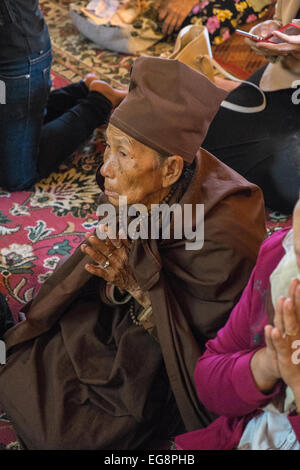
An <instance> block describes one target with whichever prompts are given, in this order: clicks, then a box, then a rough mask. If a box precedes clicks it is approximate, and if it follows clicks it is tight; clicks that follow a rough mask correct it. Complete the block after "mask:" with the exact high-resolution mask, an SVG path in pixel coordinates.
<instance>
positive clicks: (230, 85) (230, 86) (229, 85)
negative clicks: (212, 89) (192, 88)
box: [214, 77, 240, 91]
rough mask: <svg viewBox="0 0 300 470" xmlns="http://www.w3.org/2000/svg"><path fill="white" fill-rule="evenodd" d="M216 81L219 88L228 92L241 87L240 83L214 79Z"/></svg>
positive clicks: (219, 78) (218, 78)
mask: <svg viewBox="0 0 300 470" xmlns="http://www.w3.org/2000/svg"><path fill="white" fill-rule="evenodd" d="M214 80H215V84H216V85H217V86H218V87H219V88H223V89H224V90H226V91H233V90H235V89H236V88H237V87H238V86H240V82H235V81H233V80H226V79H225V78H221V77H214Z"/></svg>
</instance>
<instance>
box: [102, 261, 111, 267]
mask: <svg viewBox="0 0 300 470" xmlns="http://www.w3.org/2000/svg"><path fill="white" fill-rule="evenodd" d="M108 266H110V262H109V261H108V259H107V260H106V261H105V263H104V264H103V265H102V266H101V267H102V268H103V269H106V268H108Z"/></svg>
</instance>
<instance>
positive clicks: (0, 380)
mask: <svg viewBox="0 0 300 470" xmlns="http://www.w3.org/2000/svg"><path fill="white" fill-rule="evenodd" d="M198 90H201V93H199V92H197V91H198ZM224 97H225V92H224V91H223V90H221V89H218V88H217V87H216V86H215V85H213V84H212V83H211V82H210V81H209V80H208V79H207V78H206V77H204V76H203V75H201V74H199V73H197V72H196V71H194V70H193V69H191V68H190V67H187V66H186V65H184V64H182V63H180V62H178V61H174V60H168V59H161V58H139V59H137V60H136V62H135V63H134V66H133V70H132V76H131V84H130V91H129V94H128V96H127V98H126V99H125V100H124V101H123V102H122V103H121V105H120V106H119V107H118V108H117V109H116V110H115V112H114V113H113V114H112V117H111V119H110V124H109V126H108V129H107V148H106V150H105V154H104V162H103V165H102V166H101V168H100V173H99V174H98V177H97V181H98V184H99V186H100V188H101V190H102V192H101V196H100V205H99V211H98V214H99V215H100V213H101V211H102V210H104V209H105V211H108V210H113V212H117V214H118V216H117V221H118V223H119V226H120V227H123V229H124V227H125V228H127V225H125V222H124V220H123V215H124V214H123V211H124V202H122V199H120V197H121V196H123V197H127V203H128V206H129V209H128V210H135V207H136V209H137V210H139V209H138V206H137V204H138V203H140V204H141V203H142V204H144V206H145V207H146V208H147V210H149V209H153V213H154V214H155V209H154V208H153V207H154V204H162V203H164V205H165V206H166V205H169V206H171V205H173V204H175V203H177V204H178V207H179V214H178V212H177V215H176V216H175V214H174V215H173V216H172V217H171V218H170V220H169V221H167V222H166V223H165V221H164V223H163V224H162V225H160V226H158V227H155V223H156V222H157V221H156V222H155V217H154V221H152V215H151V221H150V220H149V219H150V218H149V219H148V217H147V214H144V215H143V217H144V218H143V219H142V220H144V221H146V222H144V223H146V226H148V224H150V225H151V229H152V227H153V224H154V230H155V228H156V231H155V233H158V234H160V236H158V237H156V238H155V237H152V238H151V235H150V233H151V232H150V229H149V232H148V233H149V236H147V235H146V236H145V237H143V238H141V237H134V236H132V237H130V236H128V237H127V238H126V236H125V238H124V239H123V238H121V236H118V235H117V234H113V232H111V230H113V219H111V220H110V223H109V224H108V222H105V223H104V219H103V213H102V216H101V217H102V218H100V222H101V225H106V224H108V225H109V228H108V227H107V229H108V232H105V230H104V229H103V227H100V228H101V230H100V228H99V231H98V232H97V234H98V237H97V236H96V235H95V234H87V240H86V242H84V243H82V244H81V246H80V247H78V249H77V250H76V251H75V252H74V254H73V255H72V256H71V257H70V258H69V259H68V260H67V261H65V263H63V264H61V265H60V266H59V267H58V268H57V269H56V271H55V272H54V274H53V275H52V276H51V277H50V278H49V280H48V281H47V282H46V283H45V284H44V285H43V287H42V288H41V290H40V292H39V293H38V295H37V297H36V298H35V299H34V300H33V301H32V303H31V304H29V305H28V306H27V307H26V308H25V313H26V318H27V319H26V320H25V321H24V322H22V323H19V324H18V325H16V326H14V327H13V328H10V329H8V331H7V332H6V333H5V335H4V337H5V341H6V346H7V350H8V355H7V356H8V357H7V364H6V365H5V366H3V367H2V368H0V405H1V408H2V409H4V410H5V411H6V413H7V414H8V416H10V418H11V419H12V422H13V425H14V427H15V429H16V432H17V434H18V436H19V438H20V439H21V441H22V442H23V445H24V446H25V447H27V448H29V449H136V448H145V447H147V446H149V440H151V439H153V438H154V437H155V438H158V437H165V438H166V437H168V436H170V435H171V436H174V435H175V433H178V432H181V431H180V430H183V429H186V430H192V429H196V428H197V427H201V426H205V425H207V424H209V423H210V422H211V420H212V419H213V417H212V416H211V415H210V414H209V413H207V411H206V410H205V408H204V407H203V406H202V405H201V403H200V402H199V400H198V398H197V395H196V391H195V389H194V384H193V371H194V367H195V364H196V360H197V357H198V356H199V354H201V351H202V349H203V347H204V344H205V342H206V340H207V339H208V338H212V337H214V336H215V335H216V333H217V331H218V329H219V328H221V327H222V326H223V325H224V323H225V322H226V320H227V317H228V314H229V312H230V311H231V310H232V308H233V307H234V305H235V304H236V302H237V301H238V299H239V297H240V294H241V292H242V290H243V289H244V287H245V285H246V283H247V281H248V278H249V275H250V272H251V270H252V268H253V266H254V265H255V261H256V257H257V253H258V249H259V246H260V244H261V242H262V241H263V239H264V237H265V235H266V234H265V215H264V204H263V198H262V194H261V191H260V189H259V188H258V187H256V186H255V185H253V184H250V183H248V182H247V181H246V180H245V179H243V178H242V177H241V176H240V175H238V174H237V173H235V172H234V171H233V170H231V169H230V168H228V167H226V165H224V164H223V163H221V162H220V161H219V160H217V159H216V158H215V157H213V156H212V155H210V154H208V153H207V152H206V151H204V150H202V149H201V148H199V146H200V145H201V142H202V140H203V139H204V136H205V134H206V132H207V128H208V126H209V123H210V122H211V120H212V119H213V116H214V115H215V113H216V112H217V109H218V107H219V105H220V102H221V101H222V100H223V99H224ZM199 204H203V205H204V243H203V246H202V245H201V244H200V246H199V245H198V246H197V245H196V246H195V245H194V246H193V245H192V246H188V247H187V246H186V244H187V242H188V239H190V238H193V237H194V238H195V231H196V230H197V227H198V223H199V220H198V221H197V219H198V216H197V215H196V213H197V212H198V205H199ZM189 208H192V210H193V212H192V213H191V212H190V211H189V210H188V209H189ZM125 209H126V207H125ZM185 211H188V212H187V213H186V212H185ZM122 214H123V215H122ZM183 220H185V221H186V223H187V224H190V225H191V227H190V230H191V229H193V230H194V232H193V233H192V234H191V236H188V235H187V232H188V231H186V229H187V227H186V225H185V226H184V235H183V234H182V233H181V235H180V236H179V235H178V230H177V232H175V229H176V227H178V222H180V223H182V221H183ZM140 225H141V223H140ZM200 226H201V220H200ZM163 227H165V228H170V233H169V236H166V237H163V236H162V232H163ZM128 228H129V226H128ZM176 233H177V235H176ZM101 234H102V235H104V240H103V239H101V238H102V236H100V235H101ZM106 235H107V236H106ZM196 239H197V238H196ZM190 243H192V242H190ZM2 324H4V325H5V322H4V321H3V322H2ZM3 333H4V331H2V333H1V332H0V335H1V334H3Z"/></svg>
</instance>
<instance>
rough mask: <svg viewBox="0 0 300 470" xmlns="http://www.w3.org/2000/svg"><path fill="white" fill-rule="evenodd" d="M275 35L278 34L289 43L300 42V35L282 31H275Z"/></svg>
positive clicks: (295, 43)
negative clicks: (290, 34) (291, 34)
mask: <svg viewBox="0 0 300 470" xmlns="http://www.w3.org/2000/svg"><path fill="white" fill-rule="evenodd" d="M274 36H277V37H278V38H280V39H282V40H283V41H284V42H286V43H288V44H293V45H297V44H300V35H296V36H288V35H287V34H284V33H281V32H280V31H274Z"/></svg>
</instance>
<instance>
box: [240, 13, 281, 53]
mask: <svg viewBox="0 0 300 470" xmlns="http://www.w3.org/2000/svg"><path fill="white" fill-rule="evenodd" d="M279 28H281V24H280V23H279V21H275V20H267V21H264V22H263V23H259V24H257V25H255V26H253V28H251V29H250V31H249V33H251V34H255V35H256V36H260V37H262V38H264V39H265V38H266V37H268V36H269V35H270V34H272V33H273V32H274V31H277V30H278V29H279ZM245 41H246V43H247V44H248V45H249V46H251V47H252V49H253V50H254V51H255V52H256V53H257V54H259V55H269V54H264V51H263V50H262V49H259V48H258V47H257V46H258V45H259V43H257V42H255V41H251V39H248V38H247V39H245Z"/></svg>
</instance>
